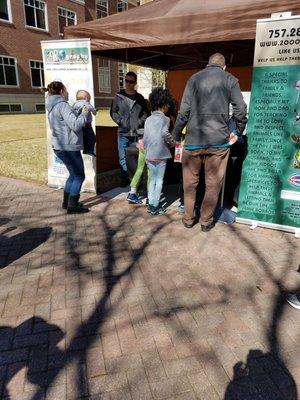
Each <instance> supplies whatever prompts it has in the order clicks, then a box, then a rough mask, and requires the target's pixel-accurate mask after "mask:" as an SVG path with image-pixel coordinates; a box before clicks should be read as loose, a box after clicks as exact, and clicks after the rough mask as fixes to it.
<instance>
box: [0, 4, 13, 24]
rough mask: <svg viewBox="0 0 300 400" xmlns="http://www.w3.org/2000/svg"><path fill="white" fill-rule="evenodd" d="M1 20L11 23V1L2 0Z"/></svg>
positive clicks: (0, 5)
mask: <svg viewBox="0 0 300 400" xmlns="http://www.w3.org/2000/svg"><path fill="white" fill-rule="evenodd" d="M0 20H3V21H9V22H11V9H10V0H0Z"/></svg>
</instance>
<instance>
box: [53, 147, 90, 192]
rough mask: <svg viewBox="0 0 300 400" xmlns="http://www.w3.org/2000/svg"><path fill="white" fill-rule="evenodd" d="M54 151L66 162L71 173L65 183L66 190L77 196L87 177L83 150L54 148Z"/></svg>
mask: <svg viewBox="0 0 300 400" xmlns="http://www.w3.org/2000/svg"><path fill="white" fill-rule="evenodd" d="M54 153H55V154H56V156H57V157H58V158H59V159H60V160H61V161H62V162H63V163H64V165H65V166H66V168H67V170H68V171H69V174H70V175H69V177H68V179H67V181H66V184H65V191H66V192H67V193H69V194H70V196H77V195H78V194H79V193H80V189H81V186H82V183H83V181H84V179H85V174H84V165H83V159H82V155H81V152H80V151H66V150H54Z"/></svg>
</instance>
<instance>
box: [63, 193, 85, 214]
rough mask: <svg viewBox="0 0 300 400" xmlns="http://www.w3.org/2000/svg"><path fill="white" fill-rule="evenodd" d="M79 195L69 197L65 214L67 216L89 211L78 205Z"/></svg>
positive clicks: (80, 204)
mask: <svg viewBox="0 0 300 400" xmlns="http://www.w3.org/2000/svg"><path fill="white" fill-rule="evenodd" d="M78 200H79V195H77V196H69V203H68V208H67V212H68V214H75V213H87V212H89V211H90V210H89V209H88V208H86V207H84V206H83V205H82V203H79V201H78Z"/></svg>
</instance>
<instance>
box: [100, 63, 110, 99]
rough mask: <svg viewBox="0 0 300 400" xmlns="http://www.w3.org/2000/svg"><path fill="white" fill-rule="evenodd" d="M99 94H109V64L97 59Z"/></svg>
mask: <svg viewBox="0 0 300 400" xmlns="http://www.w3.org/2000/svg"><path fill="white" fill-rule="evenodd" d="M98 81H99V92H102V93H111V82H110V62H109V61H108V60H105V59H104V58H98Z"/></svg>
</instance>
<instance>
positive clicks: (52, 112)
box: [46, 95, 87, 151]
mask: <svg viewBox="0 0 300 400" xmlns="http://www.w3.org/2000/svg"><path fill="white" fill-rule="evenodd" d="M46 110H47V111H48V120H49V125H50V128H51V129H52V138H51V144H52V148H53V149H54V150H67V151H78V150H83V137H82V128H83V127H84V125H85V123H86V119H87V117H86V115H85V114H80V115H79V116H78V117H77V116H76V114H75V113H74V111H73V110H72V108H71V106H70V105H69V103H68V102H67V101H66V100H65V98H64V97H63V96H60V95H51V96H48V97H47V98H46Z"/></svg>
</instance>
